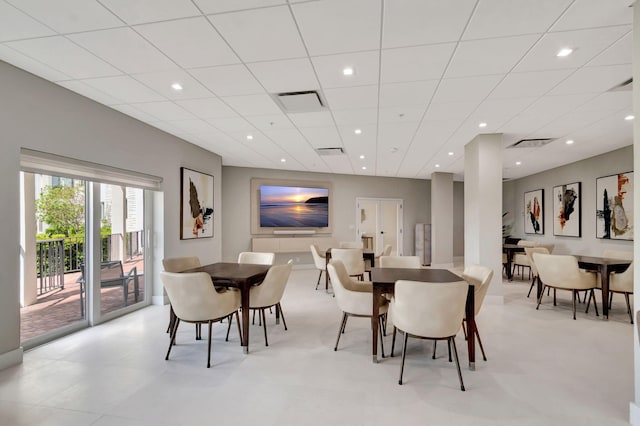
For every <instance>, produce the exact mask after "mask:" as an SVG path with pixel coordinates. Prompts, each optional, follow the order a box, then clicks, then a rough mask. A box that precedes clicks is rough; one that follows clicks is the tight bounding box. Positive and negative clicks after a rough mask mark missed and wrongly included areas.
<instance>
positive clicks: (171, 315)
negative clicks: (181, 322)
mask: <svg viewBox="0 0 640 426" xmlns="http://www.w3.org/2000/svg"><path fill="white" fill-rule="evenodd" d="M83 316H84V315H83ZM174 322H176V313H175V312H173V306H171V304H169V325H167V333H169V337H171V328H173V323H174Z"/></svg>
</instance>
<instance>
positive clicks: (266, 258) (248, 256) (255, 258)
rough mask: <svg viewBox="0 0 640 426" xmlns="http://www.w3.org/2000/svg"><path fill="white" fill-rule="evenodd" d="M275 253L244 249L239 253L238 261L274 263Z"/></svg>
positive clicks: (255, 263)
mask: <svg viewBox="0 0 640 426" xmlns="http://www.w3.org/2000/svg"><path fill="white" fill-rule="evenodd" d="M275 258H276V254H275V253H263V252H257V251H243V252H242V253H240V254H239V255H238V263H252V264H254V265H273V262H274V260H275Z"/></svg>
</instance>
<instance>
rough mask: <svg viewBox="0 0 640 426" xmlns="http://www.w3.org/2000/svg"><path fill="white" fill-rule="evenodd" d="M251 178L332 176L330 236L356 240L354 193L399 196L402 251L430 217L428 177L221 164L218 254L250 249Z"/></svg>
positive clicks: (458, 206)
mask: <svg viewBox="0 0 640 426" xmlns="http://www.w3.org/2000/svg"><path fill="white" fill-rule="evenodd" d="M251 178H268V179H292V180H318V181H330V182H333V206H332V208H333V209H334V210H333V219H334V224H333V234H332V236H333V238H335V239H336V240H337V241H343V240H346V241H348V240H354V239H355V238H356V231H355V201H356V197H380V198H401V199H403V206H404V218H403V220H404V233H405V235H404V247H403V249H404V254H405V255H408V254H413V253H414V238H413V234H414V225H415V224H416V223H430V222H431V182H430V181H428V180H418V179H400V178H382V177H368V176H351V175H334V174H324V173H307V172H294V171H280V170H268V169H252V168H243V167H227V166H225V167H223V168H222V221H223V223H224V228H223V230H222V240H223V245H222V246H223V248H222V258H223V260H226V261H235V259H237V256H238V253H240V252H241V251H245V250H250V249H251V230H250V216H251V200H250V194H249V187H250V182H251ZM462 191H463V185H462V183H455V184H454V207H455V208H454V215H455V218H454V239H455V242H454V255H455V256H461V255H462V253H463V252H464V249H463V244H464V243H463V239H464V236H463V232H464V231H463V228H462V223H463V203H464V197H463V193H462ZM282 256H288V257H294V258H296V257H298V262H299V263H313V261H312V259H311V256H310V255H308V256H307V255H306V254H304V253H302V254H300V255H298V254H296V255H291V254H286V255H284V254H283V255H281V256H279V258H280V257H282Z"/></svg>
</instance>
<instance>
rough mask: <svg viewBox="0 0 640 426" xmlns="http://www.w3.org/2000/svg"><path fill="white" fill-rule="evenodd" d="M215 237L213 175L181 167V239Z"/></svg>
mask: <svg viewBox="0 0 640 426" xmlns="http://www.w3.org/2000/svg"><path fill="white" fill-rule="evenodd" d="M211 237H213V176H211V175H208V174H205V173H200V172H197V171H195V170H191V169H187V168H186V167H181V168H180V239H181V240H191V239H195V238H211Z"/></svg>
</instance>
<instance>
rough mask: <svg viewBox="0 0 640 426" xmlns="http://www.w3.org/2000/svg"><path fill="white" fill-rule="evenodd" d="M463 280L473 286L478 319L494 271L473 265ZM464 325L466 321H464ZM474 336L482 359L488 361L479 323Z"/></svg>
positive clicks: (467, 270) (466, 271) (463, 274)
mask: <svg viewBox="0 0 640 426" xmlns="http://www.w3.org/2000/svg"><path fill="white" fill-rule="evenodd" d="M462 278H464V279H465V281H467V282H468V283H469V284H472V285H473V297H474V306H475V313H474V314H475V317H476V318H477V317H478V314H479V313H480V309H481V308H482V304H483V303H484V299H485V296H486V295H487V291H488V290H489V286H490V285H491V279H493V270H492V269H491V268H488V267H486V266H483V265H477V264H471V265H467V266H466V267H465V268H464V272H463V273H462ZM463 325H464V321H463ZM473 331H474V334H475V336H476V340H477V341H478V345H479V346H480V352H482V358H483V359H484V360H485V361H486V360H487V355H486V354H485V352H484V346H483V345H482V339H481V338H480V332H479V331H478V323H477V321H476V322H475V328H474V330H473Z"/></svg>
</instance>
